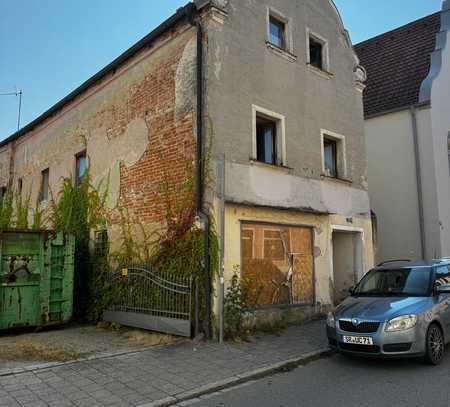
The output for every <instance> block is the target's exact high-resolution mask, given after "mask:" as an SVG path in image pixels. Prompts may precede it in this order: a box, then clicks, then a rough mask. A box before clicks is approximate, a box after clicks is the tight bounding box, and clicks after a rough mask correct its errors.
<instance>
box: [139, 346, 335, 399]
mask: <svg viewBox="0 0 450 407" xmlns="http://www.w3.org/2000/svg"><path fill="white" fill-rule="evenodd" d="M332 353H333V351H332V350H330V348H322V349H318V350H316V351H313V352H308V353H304V354H303V355H301V356H298V357H296V358H292V359H287V360H284V361H282V362H277V363H273V364H271V365H268V366H265V367H262V368H259V369H255V370H251V371H249V372H245V373H242V374H239V375H236V376H231V377H229V378H227V379H224V380H220V381H217V382H213V383H210V384H207V385H204V386H200V387H197V388H196V389H193V390H189V391H185V392H182V393H178V394H176V395H174V396H171V397H167V398H164V399H161V400H156V401H153V402H151V403H147V404H141V405H139V406H138V407H169V406H173V405H174V404H177V403H181V402H184V401H188V400H192V399H195V398H198V397H201V396H204V395H206V394H210V393H215V392H217V391H220V390H224V389H227V388H229V387H234V386H238V385H240V384H243V383H246V382H249V381H252V380H255V379H261V378H263V377H267V376H270V375H272V374H275V373H279V372H283V371H288V370H291V369H294V368H296V367H299V366H302V365H306V364H308V363H310V362H313V361H315V360H318V359H320V358H322V357H326V356H328V355H330V354H332Z"/></svg>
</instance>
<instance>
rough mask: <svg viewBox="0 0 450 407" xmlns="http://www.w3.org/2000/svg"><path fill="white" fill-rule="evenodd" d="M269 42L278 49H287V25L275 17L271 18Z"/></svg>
mask: <svg viewBox="0 0 450 407" xmlns="http://www.w3.org/2000/svg"><path fill="white" fill-rule="evenodd" d="M269 41H270V43H271V44H273V45H275V46H276V47H278V48H281V49H286V23H284V22H283V21H281V20H280V19H278V18H276V17H274V16H270V17H269Z"/></svg>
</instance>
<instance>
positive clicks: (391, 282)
mask: <svg viewBox="0 0 450 407" xmlns="http://www.w3.org/2000/svg"><path fill="white" fill-rule="evenodd" d="M430 277H431V269H430V267H417V268H402V269H389V270H387V269H382V270H372V271H370V272H369V273H367V274H366V275H365V276H364V277H363V279H362V280H361V281H360V283H359V284H358V285H357V287H356V289H355V290H354V292H353V295H354V296H382V297H384V296H387V297H392V296H401V297H425V296H428V295H429V289H430Z"/></svg>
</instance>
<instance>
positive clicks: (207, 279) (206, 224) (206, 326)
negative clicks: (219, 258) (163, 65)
mask: <svg viewBox="0 0 450 407" xmlns="http://www.w3.org/2000/svg"><path fill="white" fill-rule="evenodd" d="M198 17H199V15H198V12H197V9H196V7H195V5H193V4H192V6H191V8H190V9H189V11H188V20H189V23H190V24H191V25H192V26H194V27H196V29H197V118H196V122H197V152H196V154H197V157H196V161H197V166H196V185H197V191H196V206H197V217H198V219H199V220H200V223H201V225H202V230H203V246H204V252H203V269H204V285H205V318H204V321H203V332H204V334H205V337H206V338H207V339H211V336H212V335H211V308H212V307H211V291H212V289H211V269H210V267H211V262H210V254H209V246H210V244H209V243H210V242H209V236H210V230H211V224H210V220H209V216H208V214H207V213H206V212H205V210H204V181H205V174H204V173H205V168H204V166H205V157H204V123H203V108H204V83H203V79H204V78H203V37H204V35H203V26H202V24H201V22H200V21H199V18H198Z"/></svg>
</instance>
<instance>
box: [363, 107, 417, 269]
mask: <svg viewBox="0 0 450 407" xmlns="http://www.w3.org/2000/svg"><path fill="white" fill-rule="evenodd" d="M365 135H366V145H367V154H368V181H369V195H370V202H371V206H372V210H373V211H374V212H375V213H376V215H377V219H378V239H377V241H378V245H377V255H376V257H377V261H383V260H389V259H394V258H410V259H420V258H421V257H422V256H421V241H420V223H419V206H418V192H417V178H416V164H415V158H414V157H415V154H414V139H413V132H412V120H411V112H410V111H409V110H404V111H400V112H395V113H390V114H385V115H383V116H378V117H375V118H372V119H368V120H366V122H365Z"/></svg>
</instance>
